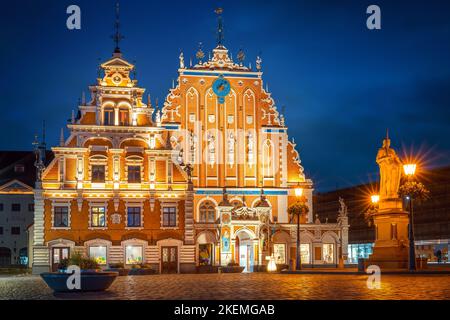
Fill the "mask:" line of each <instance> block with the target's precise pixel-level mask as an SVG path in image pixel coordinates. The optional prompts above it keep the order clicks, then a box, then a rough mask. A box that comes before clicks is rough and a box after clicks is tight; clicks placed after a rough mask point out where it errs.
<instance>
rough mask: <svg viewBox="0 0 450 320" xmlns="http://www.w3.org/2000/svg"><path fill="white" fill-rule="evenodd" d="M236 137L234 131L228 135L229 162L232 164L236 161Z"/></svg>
mask: <svg viewBox="0 0 450 320" xmlns="http://www.w3.org/2000/svg"><path fill="white" fill-rule="evenodd" d="M235 142H236V139H235V138H234V134H233V132H230V134H229V135H228V162H229V163H230V164H233V163H234V144H235Z"/></svg>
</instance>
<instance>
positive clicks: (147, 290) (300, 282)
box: [0, 273, 450, 300]
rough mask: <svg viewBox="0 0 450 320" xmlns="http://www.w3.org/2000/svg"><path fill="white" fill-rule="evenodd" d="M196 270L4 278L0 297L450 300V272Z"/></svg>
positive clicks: (0, 281) (1, 282)
mask: <svg viewBox="0 0 450 320" xmlns="http://www.w3.org/2000/svg"><path fill="white" fill-rule="evenodd" d="M366 281H367V276H365V275H329V274H327V275H321V274H314V275H311V274H308V275H298V274H297V275H295V274H294V275H293V274H263V273H252V274H192V275H186V274H183V275H151V276H128V277H119V278H117V280H116V281H115V282H114V284H113V285H112V286H111V287H110V288H109V290H108V291H106V292H103V293H64V294H56V295H54V294H53V293H52V291H51V290H50V289H49V288H48V287H47V286H46V284H45V283H44V282H43V281H42V280H41V278H40V277H37V276H22V277H20V276H16V277H7V278H0V299H87V300H92V299H95V300H97V299H114V300H117V299H123V300H128V299H130V300H134V299H147V300H154V299H186V300H191V299H194V300H196V299H215V300H223V299H233V300H249V299H262V300H277V299H278V300H280V299H299V300H301V299H352V300H354V299H365V300H374V299H446V300H448V299H450V277H449V276H448V275H415V276H412V275H382V277H381V289H372V290H371V289H368V288H367V284H366Z"/></svg>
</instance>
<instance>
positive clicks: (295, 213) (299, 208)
mask: <svg viewBox="0 0 450 320" xmlns="http://www.w3.org/2000/svg"><path fill="white" fill-rule="evenodd" d="M295 197H296V198H297V202H296V203H294V204H293V205H291V206H290V207H289V208H288V213H289V215H290V216H291V221H292V219H293V218H294V217H297V259H296V269H297V270H301V268H302V266H301V251H300V245H301V244H300V218H301V216H302V215H303V214H305V213H307V212H308V210H309V209H308V206H307V205H306V204H305V203H306V199H305V196H303V188H301V187H300V186H298V187H297V188H296V189H295Z"/></svg>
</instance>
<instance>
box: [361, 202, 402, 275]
mask: <svg viewBox="0 0 450 320" xmlns="http://www.w3.org/2000/svg"><path fill="white" fill-rule="evenodd" d="M398 205H400V206H401V202H400V201H398V202H397V206H396V208H392V207H391V208H392V209H387V208H383V206H382V205H381V203H380V211H379V212H378V213H377V214H375V215H374V217H373V222H374V225H375V236H376V240H375V246H374V248H373V254H371V255H370V257H369V259H368V261H367V263H368V265H377V266H379V267H380V269H407V268H408V253H409V250H408V249H409V240H408V223H409V219H408V212H405V211H403V210H402V209H401V207H400V208H399V207H398ZM366 267H367V266H366Z"/></svg>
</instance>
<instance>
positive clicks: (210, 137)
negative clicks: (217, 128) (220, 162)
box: [208, 133, 216, 164]
mask: <svg viewBox="0 0 450 320" xmlns="http://www.w3.org/2000/svg"><path fill="white" fill-rule="evenodd" d="M214 140H215V138H214V135H212V134H210V133H209V134H208V154H209V162H210V163H211V164H213V163H214V162H215V161H216V156H215V153H216V147H215V145H214Z"/></svg>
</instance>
